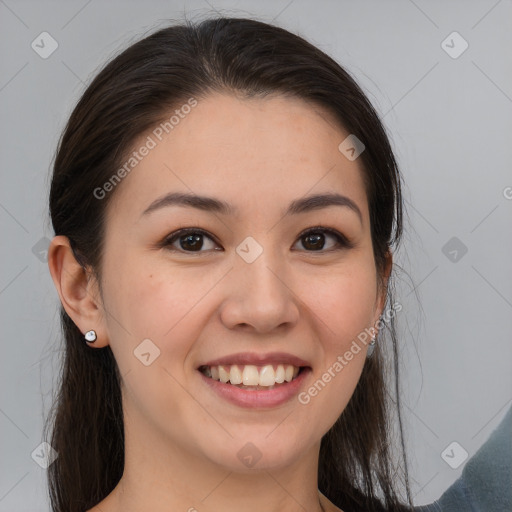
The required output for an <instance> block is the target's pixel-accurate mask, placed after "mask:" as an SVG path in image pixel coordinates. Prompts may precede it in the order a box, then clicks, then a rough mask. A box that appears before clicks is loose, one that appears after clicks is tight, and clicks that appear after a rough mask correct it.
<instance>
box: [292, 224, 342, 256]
mask: <svg viewBox="0 0 512 512" xmlns="http://www.w3.org/2000/svg"><path fill="white" fill-rule="evenodd" d="M329 238H330V239H331V240H334V244H333V243H331V244H328V242H327V245H329V247H327V248H326V240H328V239H329ZM299 240H300V241H302V246H303V247H304V248H305V249H306V250H307V251H308V252H322V251H326V252H327V251H334V250H337V249H343V248H350V247H352V244H351V243H350V242H349V241H348V240H347V238H346V237H345V236H343V235H342V234H341V233H338V232H337V231H335V230H333V229H327V228H322V227H318V228H313V229H309V230H308V231H306V232H303V233H301V235H300V237H299Z"/></svg>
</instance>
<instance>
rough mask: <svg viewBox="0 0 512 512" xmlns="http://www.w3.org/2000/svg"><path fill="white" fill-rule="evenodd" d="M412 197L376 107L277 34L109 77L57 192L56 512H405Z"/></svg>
mask: <svg viewBox="0 0 512 512" xmlns="http://www.w3.org/2000/svg"><path fill="white" fill-rule="evenodd" d="M400 181H401V177H400V173H399V170H398V168H397V164H396V162H395V158H394V156H393V153H392V150H391V147H390V144H389V141H388V138H387V136H386V134H385V131H384V129H383V126H382V124H381V122H380V121H379V118H378V116H377V114H376V112H375V111H374V109H373V108H372V106H371V104H370V103H369V101H368V100H367V98H366V97H365V95H364V94H363V92H362V91H361V89H360V88H359V87H358V85H357V84H356V83H355V82H354V80H353V79H352V78H351V77H350V76H349V75H348V74H347V73H346V72H345V71H344V70H343V69H342V68H341V67H340V66H339V65H338V64H337V63H336V62H334V61H333V60H332V59H331V58H330V57H328V56H327V55H325V54H324V53H323V52H321V51H320V50H319V49H317V48H315V47H314V46H312V45H311V44H309V43H308V42H306V41H305V40H303V39H302V38H300V37H298V36H296V35H293V34H291V33H289V32H287V31H285V30H283V29H281V28H277V27H274V26H271V25H267V24H264V23H261V22H257V21H253V20H246V19H225V18H220V19H212V20H206V21H205V22H203V23H200V24H198V25H190V24H187V25H180V26H172V27H169V28H165V29H162V30H159V31H158V32H156V33H154V34H152V35H150V36H148V37H146V38H145V39H143V40H142V41H139V42H138V43H136V44H134V45H132V46H131V47H129V48H128V49H127V50H125V51H124V52H123V53H121V54H120V55H119V56H117V57H116V58H115V59H113V60H112V61H111V62H110V63H109V64H107V66H106V67H105V68H104V69H103V70H102V71H101V72H100V73H99V74H98V76H97V77H96V78H95V79H94V80H93V82H92V83H91V84H90V86H89V87H88V88H87V90H86V91H85V93H84V95H83V96H82V98H81V99H80V101H79V102H78V105H77V106H76V108H75V110H74V111H73V113H72V115H71V117H70V119H69V122H68V124H67V126H66V128H65V131H64V133H63V136H62V138H61V141H60V143H59V147H58V150H57V154H56V158H55V165H54V173H53V179H52V185H51V191H50V212H51V217H52V223H53V227H54V230H55V235H56V236H55V238H54V239H53V240H52V243H51V246H50V250H49V256H48V260H49V268H50V272H51V275H52V278H53V280H54V283H55V286H56V288H57V291H58V293H59V297H60V300H61V303H62V312H61V319H62V325H63V331H64V337H65V343H66V349H65V360H64V368H63V374H62V382H61V388H60V394H59V399H58V401H57V403H56V404H55V415H54V417H52V418H51V419H50V418H49V421H48V424H47V427H50V426H51V427H52V434H51V442H50V444H51V445H52V447H53V448H54V449H55V450H56V451H57V452H58V458H57V459H56V460H55V462H54V463H53V464H52V465H51V466H50V468H49V479H50V491H51V493H50V494H51V500H52V506H53V510H54V511H59V512H60V511H62V512H64V511H66V512H72V511H84V510H87V511H90V512H92V511H94V512H99V511H102V512H118V511H123V512H131V511H142V510H151V511H152V512H160V511H168V510H190V511H192V510H198V511H200V512H201V511H208V510H224V511H229V510H235V509H237V510H238V509H240V508H241V507H242V506H243V508H244V510H258V511H259V510H263V509H264V510H276V511H277V510H280V511H288V510H290V511H291V510H308V511H311V512H313V511H315V512H316V511H338V510H343V511H345V512H349V511H356V510H357V511H359V510H361V511H376V510H386V511H392V510H393V511H394V510H410V508H411V506H412V503H411V498H410V492H409V486H408V480H407V464H406V460H405V455H404V453H403V440H402V434H401V421H400V408H399V396H398V395H397V390H398V371H397V370H398V367H397V364H396V356H397V354H396V347H397V343H396V336H395V331H394V324H393V317H394V315H395V314H396V311H399V309H400V304H399V303H395V302H394V301H393V297H392V292H393V283H392V278H393V272H392V269H393V263H392V250H394V249H396V247H397V246H398V244H399V242H400V238H401V234H402V207H403V206H402V198H401V188H400ZM386 333H388V335H389V339H388V340H386ZM386 342H387V343H388V344H389V347H386V346H385V343H386ZM387 368H393V370H394V373H393V375H391V374H390V375H389V376H388V377H393V385H390V383H389V382H388V381H389V378H387V377H386V370H387ZM390 395H391V397H392V398H393V399H394V404H395V405H394V407H396V409H395V412H396V413H397V420H398V421H397V423H396V424H397V425H398V430H399V432H398V434H399V437H398V448H400V449H401V451H400V457H398V459H397V460H395V459H393V458H392V453H393V446H392V445H393V443H394V442H395V441H396V440H395V439H394V436H393V435H392V432H391V425H392V422H391V419H392V418H391V417H390V412H391V411H389V410H388V405H387V400H388V399H389V397H390ZM399 487H400V488H399ZM402 487H403V489H402ZM403 491H404V492H405V496H406V498H405V499H404V498H401V494H402V493H403ZM403 501H406V502H407V505H405V504H404V503H402V502H403Z"/></svg>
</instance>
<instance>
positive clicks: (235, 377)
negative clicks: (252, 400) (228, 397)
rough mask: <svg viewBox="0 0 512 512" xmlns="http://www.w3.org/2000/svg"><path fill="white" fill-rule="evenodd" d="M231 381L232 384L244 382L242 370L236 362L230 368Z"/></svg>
mask: <svg viewBox="0 0 512 512" xmlns="http://www.w3.org/2000/svg"><path fill="white" fill-rule="evenodd" d="M229 382H231V384H242V372H241V370H240V368H238V366H237V365H236V364H235V365H233V366H232V367H231V369H230V370H229Z"/></svg>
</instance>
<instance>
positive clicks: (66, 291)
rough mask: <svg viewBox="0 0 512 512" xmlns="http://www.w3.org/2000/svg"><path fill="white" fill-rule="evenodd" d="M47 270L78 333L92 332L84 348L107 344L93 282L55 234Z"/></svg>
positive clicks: (66, 245)
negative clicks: (92, 341)
mask: <svg viewBox="0 0 512 512" xmlns="http://www.w3.org/2000/svg"><path fill="white" fill-rule="evenodd" d="M48 267H49V269H50V274H51V276H52V279H53V282H54V284H55V288H57V292H58V293H59V297H60V301H61V303H62V306H63V307H64V309H65V310H66V313H67V314H68V315H69V316H70V318H71V319H72V320H73V322H74V323H75V325H76V326H77V327H78V328H79V329H80V331H81V332H82V334H84V335H85V333H86V332H87V331H90V330H91V329H94V330H95V331H96V336H97V339H96V341H95V342H94V343H87V345H88V346H90V347H97V348H102V347H105V346H106V345H108V344H109V343H108V339H107V330H106V326H105V320H104V315H103V304H102V301H101V296H100V293H99V287H98V283H97V280H96V279H95V277H94V276H93V274H92V273H91V272H88V271H86V269H84V268H83V267H82V266H81V265H80V263H78V261H77V260H76V258H75V256H74V254H73V250H72V249H71V246H70V243H69V239H68V238H67V237H66V236H62V235H59V236H56V237H54V238H53V240H52V241H51V243H50V247H49V249H48ZM84 343H86V341H85V338H84Z"/></svg>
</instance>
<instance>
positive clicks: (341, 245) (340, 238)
mask: <svg viewBox="0 0 512 512" xmlns="http://www.w3.org/2000/svg"><path fill="white" fill-rule="evenodd" d="M318 233H324V234H327V235H331V236H332V237H333V238H334V239H335V240H336V243H337V247H334V248H331V249H321V250H318V251H308V250H305V252H309V253H312V254H315V253H320V254H321V253H329V252H334V251H340V250H343V249H352V248H353V247H354V244H353V243H352V242H351V241H350V240H349V239H348V238H347V237H345V236H344V235H342V234H341V233H339V232H338V231H336V230H335V229H330V228H325V227H323V226H315V227H312V228H308V229H306V230H305V231H303V232H302V233H300V235H299V236H298V238H297V241H298V240H300V239H301V238H303V237H305V236H306V235H310V234H318ZM190 234H196V235H203V236H205V237H207V238H209V239H210V240H212V242H214V243H217V242H216V241H215V239H214V238H213V237H212V236H211V235H210V234H209V233H208V232H206V231H205V230H203V229H201V228H183V229H179V230H177V231H174V232H173V233H171V234H170V235H169V236H167V237H166V238H165V239H164V241H163V242H162V243H161V244H160V246H161V247H165V248H166V249H168V250H170V251H172V252H181V253H184V254H201V253H204V252H209V251H185V250H183V249H176V248H170V246H171V245H172V244H173V243H174V242H175V241H177V240H179V239H180V238H181V237H184V236H186V235H190ZM217 245H220V244H217ZM294 245H295V244H294Z"/></svg>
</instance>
